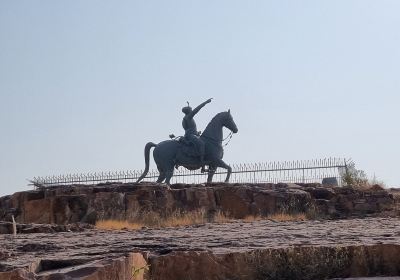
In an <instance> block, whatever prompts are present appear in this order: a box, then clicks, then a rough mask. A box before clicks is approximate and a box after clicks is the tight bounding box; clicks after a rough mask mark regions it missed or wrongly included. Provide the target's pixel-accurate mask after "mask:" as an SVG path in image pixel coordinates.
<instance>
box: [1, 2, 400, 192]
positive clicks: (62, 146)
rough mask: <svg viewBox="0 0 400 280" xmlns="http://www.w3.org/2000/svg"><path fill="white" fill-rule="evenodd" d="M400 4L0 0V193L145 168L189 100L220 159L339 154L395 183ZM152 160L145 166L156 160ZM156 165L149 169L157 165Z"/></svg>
mask: <svg viewBox="0 0 400 280" xmlns="http://www.w3.org/2000/svg"><path fill="white" fill-rule="evenodd" d="M399 13H400V2H399V1H396V0H393V1H382V0H380V1H378V0H376V1H367V0H362V1H361V0H360V1H349V0H342V1H333V0H332V1H317V0H315V1H295V0H293V1H232V0H226V1H188V0H185V1H183V0H182V1H5V0H4V1H1V2H0V128H1V138H0V182H1V183H0V195H3V194H10V193H13V192H15V191H18V190H24V189H27V188H28V187H27V186H26V183H27V182H26V180H25V179H27V178H32V177H34V176H38V175H52V174H63V173H69V172H87V171H106V170H121V169H124V170H126V169H141V168H143V165H144V162H143V147H144V145H145V143H146V142H148V141H154V142H159V141H162V140H164V139H166V138H167V136H168V134H170V133H175V134H180V133H182V128H181V118H182V113H181V112H180V109H181V107H182V106H184V105H185V102H186V101H190V102H191V104H192V105H197V103H200V102H202V101H204V100H206V99H207V98H209V97H214V100H213V102H212V103H211V104H209V105H208V106H207V107H205V108H204V110H203V111H201V112H200V113H199V115H198V117H197V121H198V126H199V129H204V126H205V125H206V123H207V122H208V121H209V119H210V118H211V117H212V116H213V115H215V114H216V113H218V112H220V111H222V110H226V109H228V108H231V111H232V115H233V117H234V119H235V121H236V123H237V125H238V127H239V133H238V134H237V135H235V137H234V138H233V140H232V141H231V144H230V145H229V146H228V147H227V149H226V155H225V159H226V161H227V162H228V163H241V162H259V161H271V160H292V159H293V160H294V159H313V158H320V157H329V156H336V157H348V158H349V157H351V158H353V160H354V161H355V162H356V163H357V165H358V167H359V168H361V169H364V170H365V171H366V172H367V173H368V174H369V175H370V176H372V175H373V174H374V173H375V174H376V176H377V177H378V178H380V179H382V180H384V181H385V182H386V183H387V184H388V185H389V186H399V185H400V172H399V170H398V164H399V157H400V148H399V143H400V131H399V126H398V122H399V119H400V113H399V105H400V79H399V77H400V71H399V70H400V32H399V30H400V17H399ZM152 163H153V162H152ZM152 166H154V163H153V165H152Z"/></svg>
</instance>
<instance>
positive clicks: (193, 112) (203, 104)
mask: <svg viewBox="0 0 400 280" xmlns="http://www.w3.org/2000/svg"><path fill="white" fill-rule="evenodd" d="M211 100H212V98H210V99H208V100H206V101H204V102H203V103H201V104H200V105H199V106H197V107H196V108H194V109H193V111H192V112H191V113H190V114H189V117H190V118H193V117H194V115H196V114H197V113H198V112H199V111H200V110H201V108H203V107H204V106H205V105H206V104H207V103H210V102H211Z"/></svg>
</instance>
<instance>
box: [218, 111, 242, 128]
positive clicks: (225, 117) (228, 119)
mask: <svg viewBox="0 0 400 280" xmlns="http://www.w3.org/2000/svg"><path fill="white" fill-rule="evenodd" d="M221 121H222V125H223V126H225V127H226V128H227V129H229V130H230V131H232V132H233V133H237V132H238V128H237V126H236V123H235V121H234V120H233V118H232V115H231V109H229V110H228V112H223V113H222V118H221Z"/></svg>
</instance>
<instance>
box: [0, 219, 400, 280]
mask: <svg viewBox="0 0 400 280" xmlns="http://www.w3.org/2000/svg"><path fill="white" fill-rule="evenodd" d="M0 244H1V246H0V257H1V259H0V279H2V280H3V279H14V280H20V279H46V280H47V279H48V280H50V279H85V280H109V279H121V280H122V279H124V280H125V279H129V280H132V279H135V280H139V279H142V278H144V279H147V280H171V279H174V280H175V279H192V280H202V279H221V280H224V279H226V280H228V279H229V280H232V279H237V280H239V279H242V280H250V279H252V280H257V279H264V280H265V279H305V280H309V279H330V278H337V277H340V278H341V277H367V276H394V275H400V258H399V257H398V256H399V255H400V220H399V218H365V219H340V220H321V221H301V222H273V221H269V220H263V221H255V222H252V223H245V222H243V221H237V222H232V223H225V224H204V225H200V226H189V227H181V228H166V229H142V230H136V231H128V230H121V231H104V230H96V229H88V230H85V231H83V232H60V233H56V234H55V233H40V234H37V233H32V234H19V235H18V236H17V238H15V239H13V238H11V237H10V236H9V235H4V234H3V235H0ZM339 244H340V245H339ZM133 276H134V277H133ZM12 277H14V278H12Z"/></svg>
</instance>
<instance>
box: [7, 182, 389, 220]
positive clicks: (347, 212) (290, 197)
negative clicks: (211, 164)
mask: <svg viewBox="0 0 400 280" xmlns="http://www.w3.org/2000/svg"><path fill="white" fill-rule="evenodd" d="M394 205H395V204H394V199H393V195H392V194H390V193H388V192H387V191H385V190H370V191H368V190H357V189H355V188H351V187H327V186H322V185H319V184H300V185H295V184H223V183H219V184H218V183H214V184H211V185H206V186H204V185H184V184H176V185H173V186H172V187H171V189H168V188H167V187H166V185H161V184H155V183H142V184H134V183H126V184H122V183H114V184H99V185H95V186H93V185H72V186H58V187H50V188H47V189H40V190H32V191H24V192H17V193H15V194H13V195H10V196H5V197H2V198H0V220H4V221H10V220H11V215H14V216H15V217H16V220H17V222H19V223H41V224H61V225H66V224H72V223H78V222H83V223H92V224H93V223H95V222H96V221H97V220H99V219H118V220H132V219H133V218H134V217H136V216H137V215H138V214H139V215H140V213H143V212H146V211H153V212H157V213H159V214H161V215H167V214H168V213H172V212H174V211H177V210H179V211H193V210H198V209H204V210H205V211H207V213H210V215H212V213H215V212H216V211H222V212H225V213H227V214H228V215H230V216H232V217H233V218H244V217H246V216H248V215H253V216H265V215H268V214H272V213H276V212H286V213H293V212H304V213H308V214H309V215H310V216H313V215H315V216H318V217H327V218H344V217H351V216H358V217H360V216H365V215H367V214H378V213H381V212H384V211H390V210H393V207H394Z"/></svg>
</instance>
